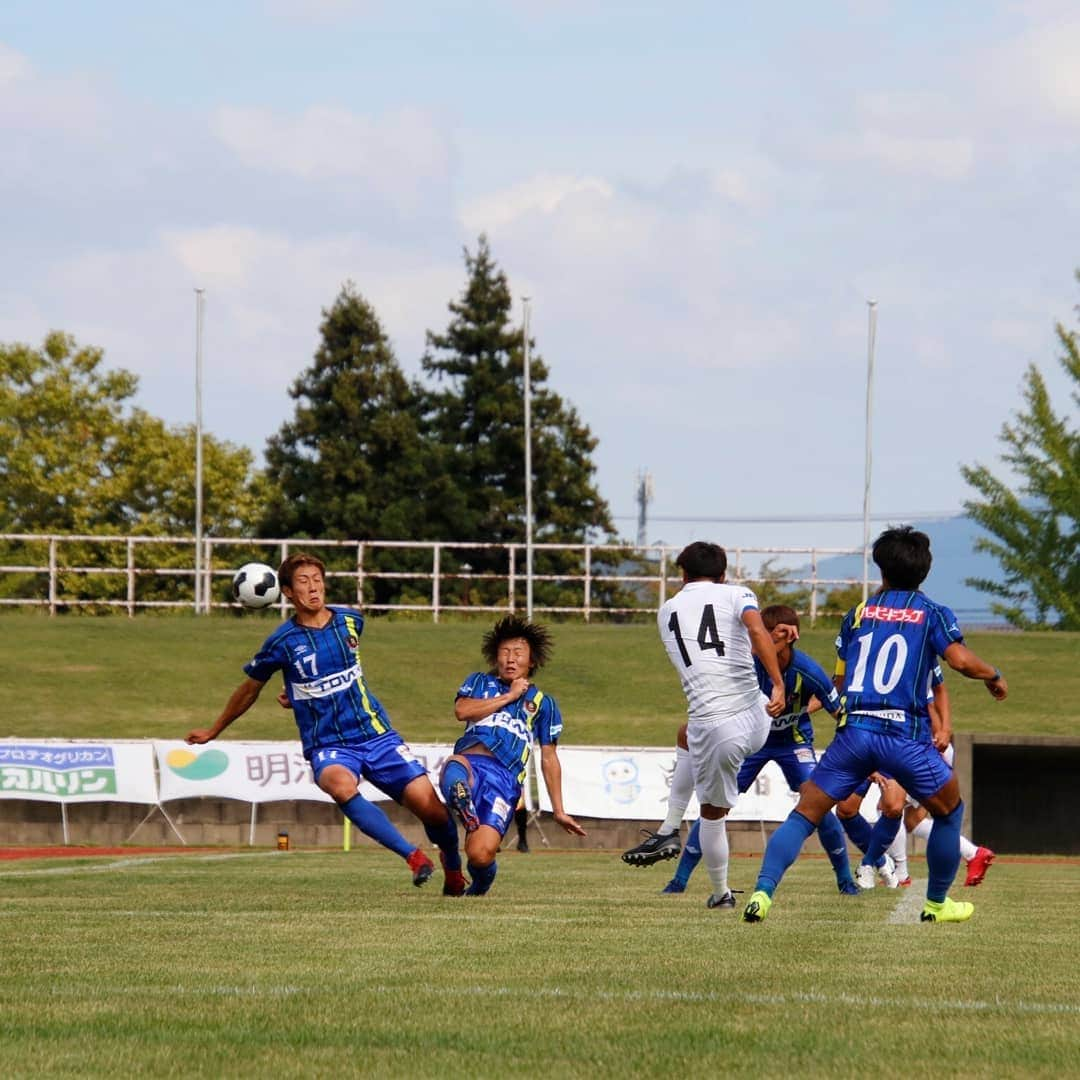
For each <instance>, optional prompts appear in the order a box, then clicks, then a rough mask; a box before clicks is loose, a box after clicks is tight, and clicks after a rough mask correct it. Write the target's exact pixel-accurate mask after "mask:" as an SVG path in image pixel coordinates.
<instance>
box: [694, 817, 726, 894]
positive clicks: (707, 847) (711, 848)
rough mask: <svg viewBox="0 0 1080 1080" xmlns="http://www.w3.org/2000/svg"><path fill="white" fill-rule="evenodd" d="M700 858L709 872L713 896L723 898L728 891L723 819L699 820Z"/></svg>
mask: <svg viewBox="0 0 1080 1080" xmlns="http://www.w3.org/2000/svg"><path fill="white" fill-rule="evenodd" d="M701 857H702V859H704V861H705V869H706V870H708V871H709V880H710V881H711V882H712V891H713V895H714V896H723V895H724V893H726V892H727V891H728V883H727V871H728V857H729V848H728V838H727V822H726V821H725V820H724V819H723V818H719V819H717V820H716V821H712V820H711V819H709V818H702V819H701Z"/></svg>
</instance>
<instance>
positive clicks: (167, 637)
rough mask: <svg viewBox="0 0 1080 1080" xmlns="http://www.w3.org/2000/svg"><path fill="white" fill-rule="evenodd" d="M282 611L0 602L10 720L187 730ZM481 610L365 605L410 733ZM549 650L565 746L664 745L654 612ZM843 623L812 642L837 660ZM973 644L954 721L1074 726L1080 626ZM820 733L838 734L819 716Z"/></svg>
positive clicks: (18, 727) (471, 639) (550, 686)
mask: <svg viewBox="0 0 1080 1080" xmlns="http://www.w3.org/2000/svg"><path fill="white" fill-rule="evenodd" d="M275 625H276V619H274V618H273V617H270V616H266V617H264V616H251V615H245V616H243V617H239V618H238V617H231V616H215V617H208V618H198V619H197V618H195V617H194V616H186V615H185V616H170V617H160V616H154V615H139V616H138V617H136V618H135V619H127V618H124V617H120V616H116V617H104V618H93V617H78V616H68V617H60V618H54V619H50V618H48V617H45V616H42V615H36V614H18V613H10V612H8V613H3V614H0V633H2V634H3V639H4V642H5V662H6V664H7V667H8V670H9V671H10V672H11V673H12V684H11V685H12V686H13V687H16V688H17V692H16V693H12V694H9V696H8V700H7V701H6V702H5V717H4V724H3V728H2V733H3V734H5V735H13V736H18V737H22V738H39V737H58V738H105V737H111V738H176V737H179V736H183V735H185V734H186V733H187V732H188V731H189V730H190V729H191V728H193V727H203V726H207V725H208V724H209V723H210V722H211V721H212V720H213V719H214V718H215V717H216V716H217V714H218V713H219V712H220V710H221V707H222V705H223V704H224V702H225V700H226V699H227V697H228V695H229V694H230V692H231V691H232V690H233V689H234V688H235V686H236V685H237V684H238V683H239V682H240V680H241V679H242V678H243V672H242V671H241V666H242V665H243V663H244V662H246V661H247V660H248V659H249V658H250V657H251V655H252V653H254V651H255V650H256V648H257V647H258V646H259V644H260V643H261V642H262V640H263V638H264V637H265V636H266V635H267V634H268V633H269V632H270V631H271V630H272V629H273V627H274V626H275ZM488 625H489V623H488V621H487V620H485V621H483V622H467V623H463V622H448V623H441V624H439V625H434V624H432V623H429V622H419V621H404V620H402V621H398V620H392V619H370V620H369V621H368V623H367V627H366V629H365V633H364V637H363V639H362V642H361V656H362V658H363V662H364V670H365V674H366V675H367V678H368V681H369V683H370V685H371V687H372V689H373V691H374V692H375V694H376V695H377V696H378V697H379V698H380V699H381V700H382V701H383V703H384V704H385V705H386V707H387V709H388V710H389V712H390V715H391V717H392V718H393V720H394V723H395V726H396V727H397V728H398V729H399V730H400V731H401V732H402V733H403V734H404V735H405V736H406V737H407V738H410V739H415V740H417V741H445V740H449V739H452V738H454V737H456V731H457V724H456V722H455V721H454V719H453V712H452V710H453V700H454V693H455V691H456V690H457V687H458V686H459V685H460V683H461V680H462V678H463V677H464V676H465V675H467V674H468V673H469V672H470V671H474V670H476V669H477V668H479V667H482V666H483V661H482V658H481V656H480V638H481V635H482V633H483V631H484V629H485V628H486V627H487V626H488ZM553 629H554V632H555V654H554V659H553V660H552V662H551V664H550V665H549V667H548V668H547V669H545V671H544V673H543V676H542V679H541V680H540V681H541V685H542V686H543V687H544V689H545V690H547V691H548V692H549V693H552V694H554V695H555V696H556V697H557V698H558V700H559V703H560V706H561V707H562V711H563V715H564V718H565V721H566V729H565V736H564V741H565V742H567V743H570V744H591V745H617V746H667V745H669V744H670V743H671V740H672V735H673V732H674V729H675V727H676V725H677V723H678V722H679V721H680V720H681V719H682V718H683V717H684V716H685V711H686V706H685V701H684V698H683V696H682V692H681V690H680V689H679V684H678V681H677V679H676V676H675V673H674V672H673V671H672V669H671V666H670V664H669V663H668V660H667V658H666V656H665V655H664V653H663V650H662V648H661V646H660V643H659V640H658V638H657V634H656V629H655V627H654V626H653V625H651V624H650V625H634V626H612V625H596V624H593V625H585V624H582V623H569V624H564V625H556V626H554V628H553ZM834 634H835V629H834V628H827V627H821V628H818V629H816V630H808V631H807V632H806V633H804V635H803V641H802V647H803V648H804V649H805V651H806V652H808V653H809V654H810V655H811V656H814V657H815V658H816V659H817V660H818V661H819V662H820V663H821V664H822V665H823V666H824V667H825V668H826V670H827V671H831V670H832V659H833V657H834V656H835V653H834V652H833V648H832V639H833V636H834ZM969 644H970V645H971V646H972V647H973V648H974V649H975V650H976V651H977V652H979V653H980V655H982V656H984V657H985V658H986V659H988V660H990V661H991V662H992V663H995V664H997V665H998V666H999V667H1000V668H1001V669H1002V670H1003V671H1004V672H1005V674H1006V676H1007V677H1008V679H1009V685H1010V698H1009V700H1008V701H1006V702H1004V703H1002V704H996V703H994V702H993V701H992V700H991V699H990V696H989V694H987V693H986V691H985V689H984V688H983V686H982V684H981V683H972V682H969V681H968V680H966V679H963V678H961V677H959V676H953V677H952V678H951V679H950V680H949V686H950V690H951V692H952V699H953V704H954V711H955V726H956V728H957V730H958V731H973V732H982V733H985V732H1005V733H1026V734H1075V733H1076V718H1075V712H1074V711H1073V710H1071V709H1070V708H1067V707H1066V706H1067V703H1070V702H1074V701H1076V700H1077V699H1078V698H1080V664H1078V663H1077V658H1078V657H1080V634H1064V633H1062V634H1053V633H1046V634H1013V633H996V634H995V633H983V634H972V635H971V636H970V638H969ZM819 729H820V730H819V735H820V736H822V737H819V743H821V744H822V745H823V744H824V743H825V742H826V741H827V739H828V727H827V725H819ZM294 733H295V728H294V727H293V724H292V721H291V718H290V716H289V714H288V713H286V712H284V711H283V710H282V709H281V708H280V707H279V706H277V705H276V704H275V703H274V700H273V695H272V694H271V693H269V692H267V693H264V695H263V697H262V699H261V700H260V701H259V702H258V703H257V704H256V706H255V707H254V708H253V709H252V710H251V711H250V712H249V713H248V714H247V715H246V716H244V717H243V718H242V719H241V720H239V721H238V722H237V723H236V724H235V725H234V726H233V727H232V728H231V729H230V730H229V732H228V733H227V735H226V737H231V738H237V739H287V738H293V737H294Z"/></svg>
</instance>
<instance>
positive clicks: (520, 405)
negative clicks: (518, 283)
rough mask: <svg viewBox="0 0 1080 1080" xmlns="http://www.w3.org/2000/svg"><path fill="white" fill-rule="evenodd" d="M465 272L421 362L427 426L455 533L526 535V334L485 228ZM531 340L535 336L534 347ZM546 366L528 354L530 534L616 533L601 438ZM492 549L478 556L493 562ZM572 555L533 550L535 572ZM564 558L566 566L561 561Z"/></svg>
mask: <svg viewBox="0 0 1080 1080" xmlns="http://www.w3.org/2000/svg"><path fill="white" fill-rule="evenodd" d="M465 267H466V271H467V274H468V280H467V281H466V284H465V289H464V291H463V292H462V294H461V296H460V298H459V299H458V300H454V301H451V302H450V304H449V310H450V313H451V319H450V323H449V325H448V327H447V329H446V331H445V332H444V333H442V334H436V333H432V332H429V333H428V335H427V343H428V349H427V352H426V353H425V355H424V357H423V360H422V365H423V369H424V371H425V372H426V373H427V374H428V376H429V377H431V378H432V380H433V382H434V384H435V386H434V388H433V389H432V390H430V391H429V392H428V395H427V400H426V409H425V430H426V432H427V434H428V436H429V437H430V438H431V439H433V440H434V441H435V442H436V443H437V444H438V446H439V447H440V448H441V450H442V452H443V453H444V454H445V455H446V457H445V459H444V463H445V465H446V467H447V468H448V469H449V476H450V478H451V479H452V482H453V485H454V489H455V514H454V517H453V521H452V526H453V528H452V535H454V536H456V537H458V538H468V539H474V540H481V541H485V542H489V543H494V542H501V543H506V542H519V543H520V542H522V541H524V539H525V479H524V473H525V442H524V423H525V415H524V414H525V407H524V333H523V331H522V328H521V327H520V326H519V325H517V324H515V323H512V322H511V306H512V300H511V295H510V286H509V284H508V282H507V278H506V274H505V273H504V272H503V271H502V270H500V269H499V268H498V266H497V265H496V263H495V261H494V259H493V258H492V255H491V250H490V248H489V246H488V242H487V240H486V238H485V237H483V236H481V238H480V241H479V244H478V247H477V250H476V253H475V254H472V253H470V252H469V251H468V250H466V251H465ZM532 345H533V343H532V341H531V340H530V349H531V347H532ZM547 378H548V369H547V366H546V365H545V364H544V362H543V360H542V359H541V358H540V357H539V356H537V355H536V354H535V353H532V354H531V356H530V383H531V390H532V402H531V414H532V416H531V420H532V423H531V426H532V437H533V446H532V467H533V470H532V471H533V484H532V488H533V518H534V522H535V528H534V539H535V541H536V542H537V543H545V542H547V543H578V544H580V543H582V542H584V541H585V539H586V538H587V536H588V535H589V534H596V533H600V534H601V535H607V536H611V535H613V533H614V529H613V526H612V521H611V513H610V510H609V509H608V506H607V504H606V502H605V501H604V500H603V499H602V498H601V497H600V494H599V492H598V490H597V488H596V484H595V479H594V474H595V466H594V465H593V463H592V460H591V454H592V452H593V450H595V448H596V439H595V438H593V436H592V434H591V432H590V431H589V428H588V427H587V426H586V425H585V424H584V422H583V421H582V420H581V417H580V416H579V415H578V413H577V411H576V410H575V409H574V408H572V407H571V406H568V405H567V404H565V403H564V402H563V400H562V398H561V397H560V396H559V395H558V394H556V393H555V392H554V391H552V390H551V389H549V387H548V386H547V385H546V383H547ZM496 558H497V557H496V556H494V555H490V556H489V555H486V554H485V553H484V552H477V553H476V556H475V559H474V563H475V564H476V565H477V566H478V567H479V568H481V569H488V568H491V569H494V568H495V567H494V560H495V559H496ZM574 562H575V559H574V557H572V556H570V557H564V556H562V555H560V554H559V553H551V552H541V551H538V552H537V553H536V559H535V568H536V572H537V573H547V574H553V575H557V574H558V573H560V572H563V573H572V572H575V571H576V568H575V567H574V566H573V564H574ZM564 564H565V565H564ZM547 591H548V592H549V593H550V594H551V596H550V598H549V602H551V603H556V602H557V603H563V602H566V601H568V600H570V599H571V598H572V597H573V596H574V595H577V602H578V603H580V602H581V597H580V595H579V594H580V593H581V590H580V588H578V587H576V586H572V585H568V584H567V583H565V582H563V583H560V582H557V581H553V582H551V583H549V585H548V586H547Z"/></svg>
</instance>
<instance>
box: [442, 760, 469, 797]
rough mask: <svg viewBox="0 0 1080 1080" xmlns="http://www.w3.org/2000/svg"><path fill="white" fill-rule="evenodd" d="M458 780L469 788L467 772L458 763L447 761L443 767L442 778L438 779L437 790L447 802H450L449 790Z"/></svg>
mask: <svg viewBox="0 0 1080 1080" xmlns="http://www.w3.org/2000/svg"><path fill="white" fill-rule="evenodd" d="M459 780H460V781H461V782H462V783H463V784H464V785H465V786H466V787H469V770H468V769H466V768H465V766H464V765H462V764H461V762H460V761H448V762H447V763H446V764H445V765H444V766H443V771H442V776H440V777H439V790H440V791H441V792H442V793H443V798H444V799H445V800H446V801H447V802H449V801H450V789H451V788H452V787H453V786H454V785H455V784H456V783H457V782H458V781H459Z"/></svg>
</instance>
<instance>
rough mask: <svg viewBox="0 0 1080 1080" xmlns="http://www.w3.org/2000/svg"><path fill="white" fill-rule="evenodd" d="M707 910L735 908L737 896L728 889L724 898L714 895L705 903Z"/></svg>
mask: <svg viewBox="0 0 1080 1080" xmlns="http://www.w3.org/2000/svg"><path fill="white" fill-rule="evenodd" d="M705 906H706V907H707V908H732V909H734V907H735V894H734V893H733V892H732V891H731V890H730V889H728V891H727V892H726V893H724V895H723V896H717V895H716V893H713V894H712V895H711V896H710V897H709V899H708V900H706V901H705Z"/></svg>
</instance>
